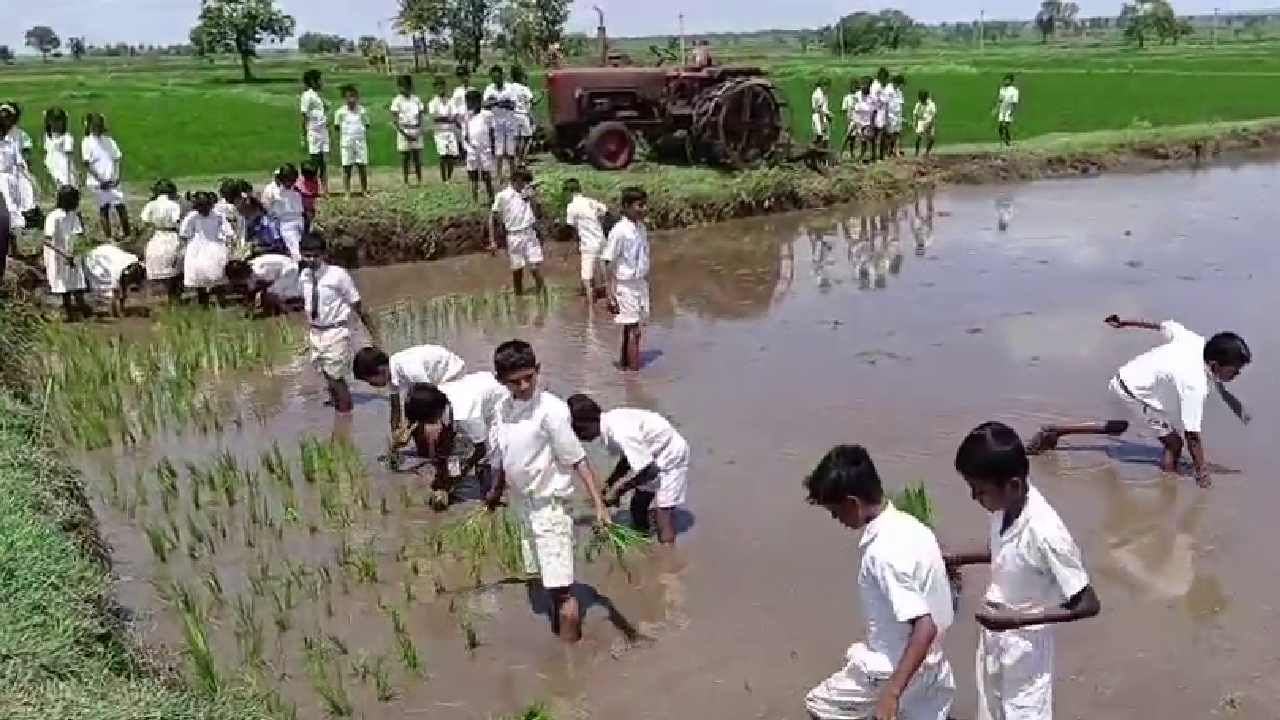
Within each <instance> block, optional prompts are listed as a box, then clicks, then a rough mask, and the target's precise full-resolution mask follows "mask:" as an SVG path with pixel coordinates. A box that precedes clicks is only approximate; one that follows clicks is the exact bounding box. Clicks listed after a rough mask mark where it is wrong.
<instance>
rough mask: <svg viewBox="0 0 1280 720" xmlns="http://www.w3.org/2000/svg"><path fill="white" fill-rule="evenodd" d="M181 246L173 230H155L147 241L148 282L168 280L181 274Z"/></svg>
mask: <svg viewBox="0 0 1280 720" xmlns="http://www.w3.org/2000/svg"><path fill="white" fill-rule="evenodd" d="M181 259H182V244H181V241H180V240H178V233H176V232H174V231H173V230H157V231H156V232H155V234H154V235H152V236H151V239H150V240H148V241H147V249H146V261H145V262H146V265H147V279H148V280H169V279H171V278H175V277H177V276H178V274H179V273H181V272H182V270H181V267H180V266H179V264H178V263H179V261H180V260H181Z"/></svg>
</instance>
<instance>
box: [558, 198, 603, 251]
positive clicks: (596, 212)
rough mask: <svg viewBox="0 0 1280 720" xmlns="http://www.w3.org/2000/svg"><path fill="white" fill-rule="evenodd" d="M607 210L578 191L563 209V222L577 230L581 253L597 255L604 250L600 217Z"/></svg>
mask: <svg viewBox="0 0 1280 720" xmlns="http://www.w3.org/2000/svg"><path fill="white" fill-rule="evenodd" d="M608 212H609V208H608V206H606V205H605V204H604V203H602V202H600V201H599V200H594V199H592V198H589V197H587V196H586V195H583V194H582V193H578V194H577V195H574V196H573V199H572V200H570V201H569V207H567V208H565V211H564V223H565V224H566V225H569V226H570V227H572V228H574V229H575V230H577V231H578V251H579V252H581V253H582V254H583V255H599V254H600V252H601V251H602V250H604V228H603V227H601V225H600V219H601V218H603V217H604V216H605V214H606V213H608Z"/></svg>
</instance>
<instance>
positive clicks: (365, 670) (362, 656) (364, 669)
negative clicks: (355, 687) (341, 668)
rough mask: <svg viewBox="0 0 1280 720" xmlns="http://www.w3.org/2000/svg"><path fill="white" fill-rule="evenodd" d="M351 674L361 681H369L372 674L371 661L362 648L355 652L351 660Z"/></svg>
mask: <svg viewBox="0 0 1280 720" xmlns="http://www.w3.org/2000/svg"><path fill="white" fill-rule="evenodd" d="M351 674H352V675H353V676H354V677H355V679H357V680H359V681H360V682H362V683H367V682H369V676H370V675H372V674H373V663H372V661H371V660H370V659H369V655H368V654H367V653H365V651H364V650H361V651H359V652H357V653H356V656H355V658H353V659H352V660H351Z"/></svg>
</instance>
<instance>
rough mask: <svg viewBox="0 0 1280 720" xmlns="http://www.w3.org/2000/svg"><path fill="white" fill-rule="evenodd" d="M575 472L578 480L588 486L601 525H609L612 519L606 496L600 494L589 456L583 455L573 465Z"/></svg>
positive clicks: (597, 519) (597, 520)
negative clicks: (588, 459)
mask: <svg viewBox="0 0 1280 720" xmlns="http://www.w3.org/2000/svg"><path fill="white" fill-rule="evenodd" d="M573 472H574V473H575V474H576V475H577V476H578V480H579V481H581V482H582V484H583V486H584V487H586V488H587V494H588V495H590V496H591V504H592V505H593V506H594V507H595V509H596V522H598V523H600V524H601V525H608V524H609V523H610V522H612V520H610V519H609V509H608V508H606V507H605V504H604V498H603V497H601V495H600V488H598V487H596V476H595V473H593V472H592V471H591V463H589V462H587V458H586V457H583V458H582V459H581V460H579V461H578V462H577V463H575V464H574V466H573Z"/></svg>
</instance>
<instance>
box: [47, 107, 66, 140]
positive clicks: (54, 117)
mask: <svg viewBox="0 0 1280 720" xmlns="http://www.w3.org/2000/svg"><path fill="white" fill-rule="evenodd" d="M59 122H60V123H62V131H63V132H66V131H67V111H66V110H63V109H62V108H60V107H58V106H56V105H55V106H53V107H51V108H49V109H48V110H45V111H44V136H45V137H53V126H54V124H55V123H59Z"/></svg>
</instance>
